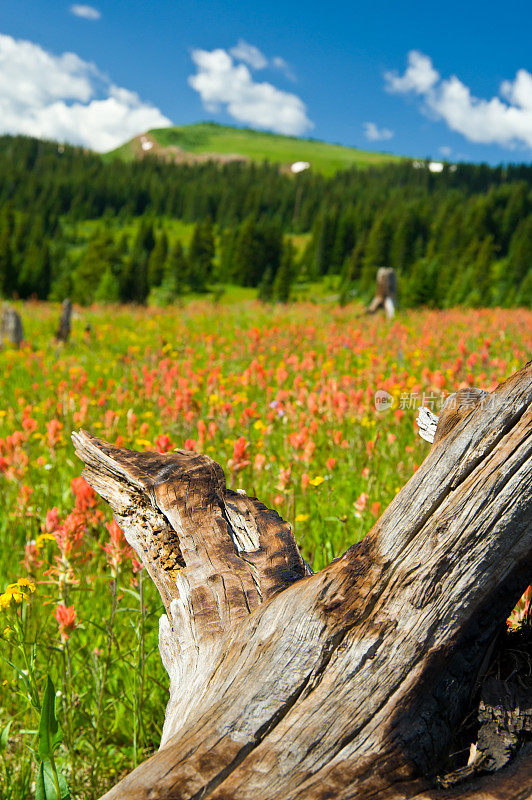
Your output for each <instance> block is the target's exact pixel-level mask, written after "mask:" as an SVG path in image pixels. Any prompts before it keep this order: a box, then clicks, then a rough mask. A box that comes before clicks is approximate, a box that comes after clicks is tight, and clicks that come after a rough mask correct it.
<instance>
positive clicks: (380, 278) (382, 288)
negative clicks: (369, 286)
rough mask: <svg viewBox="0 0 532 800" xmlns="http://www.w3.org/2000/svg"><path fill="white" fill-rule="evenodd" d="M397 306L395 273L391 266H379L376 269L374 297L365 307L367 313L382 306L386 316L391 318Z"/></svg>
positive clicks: (371, 312) (373, 311)
mask: <svg viewBox="0 0 532 800" xmlns="http://www.w3.org/2000/svg"><path fill="white" fill-rule="evenodd" d="M396 306H397V275H396V274H395V270H394V269H392V268H391V267H379V269H378V270H377V278H376V287H375V297H374V298H373V300H372V301H371V303H370V304H369V306H368V307H367V309H366V311H367V313H368V314H374V313H375V312H376V311H378V310H379V308H384V311H385V314H386V317H387V318H388V319H393V317H394V315H395V308H396Z"/></svg>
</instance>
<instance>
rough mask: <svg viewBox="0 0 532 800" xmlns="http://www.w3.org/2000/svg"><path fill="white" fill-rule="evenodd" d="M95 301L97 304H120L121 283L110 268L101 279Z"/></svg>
mask: <svg viewBox="0 0 532 800" xmlns="http://www.w3.org/2000/svg"><path fill="white" fill-rule="evenodd" d="M94 300H95V301H96V302H97V303H118V302H120V282H119V280H118V278H117V276H116V275H115V274H114V273H113V271H112V269H111V268H110V267H107V268H106V270H105V272H104V273H103V275H102V277H101V279H100V282H99V284H98V286H97V288H96V291H95V293H94Z"/></svg>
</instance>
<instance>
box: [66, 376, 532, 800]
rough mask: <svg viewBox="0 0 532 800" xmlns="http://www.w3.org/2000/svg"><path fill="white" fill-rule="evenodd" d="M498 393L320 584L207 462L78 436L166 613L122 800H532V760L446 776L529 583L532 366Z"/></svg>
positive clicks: (443, 444)
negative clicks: (155, 744) (144, 722)
mask: <svg viewBox="0 0 532 800" xmlns="http://www.w3.org/2000/svg"><path fill="white" fill-rule="evenodd" d="M490 401H491V402H489V403H487V402H483V403H480V404H477V406H475V407H474V408H472V409H470V411H469V412H468V413H467V414H466V415H464V416H461V417H459V418H458V419H457V420H456V421H455V423H454V426H453V427H451V428H449V430H447V431H446V433H445V435H444V436H443V437H442V438H440V440H439V441H438V442H437V443H436V444H435V445H434V446H433V448H432V449H431V451H430V453H429V455H428V456H427V458H426V459H425V461H424V463H423V464H422V465H421V467H420V468H419V469H418V471H417V472H416V473H415V474H414V476H413V477H412V479H411V480H410V481H409V483H408V484H407V485H406V486H405V487H404V489H403V490H402V491H401V492H400V493H399V494H398V495H397V496H396V497H395V499H394V501H393V502H392V503H391V505H390V506H389V507H388V509H387V510H386V511H385V513H384V514H383V516H382V517H381V519H380V520H379V521H378V522H377V523H376V525H375V526H374V527H373V529H372V530H371V531H370V532H369V533H368V534H367V536H366V537H365V538H364V539H363V540H362V542H360V543H358V544H357V545H354V546H353V547H351V548H350V549H349V550H348V551H347V552H346V553H345V555H344V556H342V557H341V558H340V559H336V560H335V561H333V562H332V563H331V564H330V565H329V566H328V567H327V568H326V569H324V570H322V571H321V572H319V573H317V574H315V575H311V574H309V570H308V569H307V567H306V565H305V564H304V562H303V560H302V559H301V556H300V555H299V553H298V551H297V547H296V545H295V542H294V540H293V536H292V534H291V532H290V529H289V526H287V524H286V523H283V522H282V520H280V518H278V517H277V515H275V514H274V512H270V511H268V510H267V509H265V508H264V506H262V505H261V504H260V503H258V501H257V500H255V499H253V498H247V497H246V496H240V495H235V493H232V492H230V491H229V490H227V489H226V487H225V481H224V479H223V473H222V470H221V468H220V467H219V466H218V465H216V464H215V463H214V462H213V461H211V460H210V459H208V458H207V457H206V456H198V455H195V454H189V453H183V452H177V453H172V454H165V455H158V454H148V453H145V454H138V453H132V452H130V451H125V450H122V449H119V448H116V447H112V446H111V445H107V444H105V443H104V442H101V441H100V440H98V439H95V438H94V437H90V436H89V435H88V434H84V433H80V434H76V435H75V443H76V448H77V452H78V455H79V456H80V458H81V459H82V460H83V461H84V462H85V464H86V465H87V466H86V469H85V471H84V474H85V476H86V478H87V480H88V481H89V483H91V484H92V485H93V486H94V488H95V489H96V490H97V491H99V492H100V493H101V494H102V496H103V497H105V498H106V499H107V500H108V502H109V503H110V504H111V506H112V508H113V510H114V512H115V514H116V516H117V519H118V522H119V523H120V524H121V525H122V526H123V527H124V529H125V532H126V536H127V538H128V540H129V541H130V543H131V544H132V546H133V547H135V549H136V550H137V552H138V553H139V555H140V557H141V558H142V559H143V561H144V562H145V563H146V565H147V568H148V570H149V571H150V574H151V575H152V577H153V579H154V581H155V582H156V584H157V586H158V588H159V590H160V592H161V596H162V599H163V603H164V604H165V607H166V612H167V613H166V615H165V616H163V618H162V620H163V621H162V623H161V654H162V657H163V660H164V662H165V664H166V666H167V669H168V671H169V674H170V702H169V706H168V710H167V719H166V723H165V732H164V736H163V744H162V747H161V749H160V750H159V752H158V753H156V754H155V755H153V756H152V757H151V758H149V759H148V760H147V761H146V762H144V763H143V764H142V765H140V766H139V767H138V768H137V769H136V770H134V771H133V772H132V773H131V774H130V775H129V776H127V777H126V778H125V779H124V780H123V781H121V782H120V783H119V784H118V785H117V786H116V787H115V788H114V789H111V791H110V792H108V793H107V794H106V795H105V797H106V798H107V799H108V800H111V799H113V800H115V799H116V798H123V799H124V800H129V799H130V798H135V799H136V800H137V799H138V800H142V799H143V798H146V800H148V798H150V800H155V798H159V799H160V800H163V798H164V799H165V800H170V799H171V798H172V799H175V800H177V798H179V800H199V798H204V797H206V798H217V800H222V799H223V800H229V798H234V799H235V800H261V799H262V798H263V799H264V800H296V798H297V799H298V800H303V799H304V800H321V799H322V798H323V800H324V799H325V798H337V799H338V800H342V799H343V798H346V799H347V798H359V799H360V800H362V799H364V800H365V798H373V799H374V800H385V798H386V799H388V798H390V800H391V799H392V798H393V799H395V798H397V799H399V798H403V799H404V800H406V798H417V799H418V800H422V798H433V799H434V800H440V798H444V797H449V798H455V797H462V796H463V797H468V798H471V800H481V799H482V798H484V797H485V798H488V797H489V798H498V797H500V798H501V799H502V798H505V800H514V798H515V800H518V798H519V799H520V798H523V800H524V798H525V797H530V796H532V776H531V775H530V774H529V773H527V769H526V766H527V763H528V766H530V761H529V760H528V762H527V761H526V759H525V766H524V767H523V766H519V764H520V761H519V762H518V761H516V762H513V763H512V764H510V766H508V767H506V768H505V769H504V770H502V771H501V772H500V773H498V774H497V775H496V776H487V777H486V778H485V779H481V778H478V779H475V781H476V783H472V784H471V785H467V786H466V787H465V788H464V787H461V788H460V789H459V788H458V787H455V788H454V789H449V790H443V789H438V788H437V782H436V781H435V776H436V775H437V773H438V771H439V770H440V769H441V767H442V764H443V761H444V759H445V756H446V753H447V750H448V747H449V744H450V741H451V737H452V731H453V729H454V728H455V727H456V726H457V725H458V724H459V723H460V721H461V720H462V718H463V716H464V714H465V712H466V709H467V707H468V704H469V701H470V697H471V693H472V692H473V691H474V688H475V686H476V685H477V680H478V678H479V675H480V673H481V671H482V669H483V667H484V666H485V663H484V662H485V658H486V655H487V653H488V652H489V650H490V647H491V645H492V643H493V640H494V637H495V636H496V634H497V632H498V631H499V630H500V628H501V625H504V620H505V618H506V616H507V614H508V612H509V611H510V610H511V608H512V606H513V604H514V603H515V602H516V601H517V599H518V598H519V596H520V595H521V594H522V592H523V591H524V589H525V588H526V586H527V585H528V583H529V582H530V574H531V565H532V513H531V512H532V365H531V364H529V365H527V366H526V367H525V368H524V369H523V370H521V371H520V372H518V373H516V374H515V375H513V376H512V377H511V378H510V379H509V380H508V381H506V382H505V383H504V384H502V385H501V386H500V387H498V388H497V389H496V390H495V392H494V393H492V395H490ZM154 537H155V538H154ZM161 544H164V546H165V547H166V550H165V553H166V552H167V551H168V553H171V554H173V556H172V557H170V556H168V555H167V556H166V561H165V562H164V563H163V562H162V559H161V557H157V553H159V552H160V547H161ZM165 563H167V564H169V567H168V568H166V567H165ZM521 760H522V759H521ZM516 775H517V776H518V777H516ZM504 776H506V777H504ZM483 781H484V783H483ZM486 787H487V788H486ZM497 787H498V788H497ZM523 791H528V792H529V793H528V794H523ZM459 792H462V793H461V794H460V793H459ZM467 792H469V794H468V793H467ZM497 792H498V793H497ZM520 793H521V794H520Z"/></svg>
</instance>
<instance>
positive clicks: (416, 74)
mask: <svg viewBox="0 0 532 800" xmlns="http://www.w3.org/2000/svg"><path fill="white" fill-rule="evenodd" d="M384 79H385V80H386V84H387V89H388V91H389V92H397V93H399V92H416V94H424V93H425V92H428V91H429V90H430V89H431V88H432V87H433V86H434V84H435V83H436V82H437V81H439V79H440V75H439V73H438V72H436V70H435V69H434V67H433V66H432V61H431V60H430V58H429V57H428V56H426V55H424V54H423V53H420V52H419V51H418V50H411V51H410V53H409V54H408V68H407V69H406V71H405V74H404V75H403V76H399V75H398V74H397V73H396V72H386V73H385V74H384Z"/></svg>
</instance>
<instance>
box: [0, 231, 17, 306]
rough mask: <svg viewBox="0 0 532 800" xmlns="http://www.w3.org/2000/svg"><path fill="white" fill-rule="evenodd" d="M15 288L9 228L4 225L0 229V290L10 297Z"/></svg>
mask: <svg viewBox="0 0 532 800" xmlns="http://www.w3.org/2000/svg"><path fill="white" fill-rule="evenodd" d="M14 288H15V270H14V265H13V253H12V250H11V236H10V230H9V228H8V227H7V225H5V226H4V227H2V228H1V229H0V292H1V293H2V294H3V295H4V297H11V295H12V294H13V290H14Z"/></svg>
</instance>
